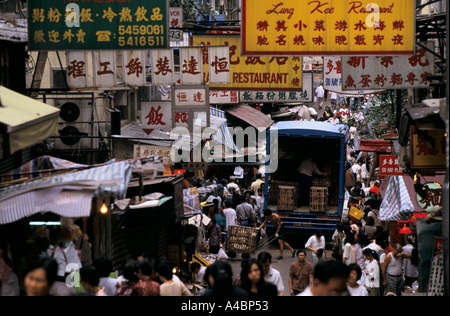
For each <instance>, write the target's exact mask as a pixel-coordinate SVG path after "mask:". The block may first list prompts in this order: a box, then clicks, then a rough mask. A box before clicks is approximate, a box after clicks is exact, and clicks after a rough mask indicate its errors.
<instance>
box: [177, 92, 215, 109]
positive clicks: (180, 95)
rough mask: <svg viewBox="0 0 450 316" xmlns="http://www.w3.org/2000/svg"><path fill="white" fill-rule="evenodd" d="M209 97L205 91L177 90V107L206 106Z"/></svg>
mask: <svg viewBox="0 0 450 316" xmlns="http://www.w3.org/2000/svg"><path fill="white" fill-rule="evenodd" d="M206 99H207V95H206V90H205V89H176V90H175V99H174V100H173V101H174V105H175V106H194V107H195V106H206V105H207V100H206Z"/></svg>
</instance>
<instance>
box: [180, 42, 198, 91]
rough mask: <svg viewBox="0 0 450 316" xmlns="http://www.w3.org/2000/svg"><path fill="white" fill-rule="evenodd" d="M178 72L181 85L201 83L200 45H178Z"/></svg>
mask: <svg viewBox="0 0 450 316" xmlns="http://www.w3.org/2000/svg"><path fill="white" fill-rule="evenodd" d="M180 73H181V84H182V85H190V84H194V85H200V84H203V63H202V49H201V47H180Z"/></svg>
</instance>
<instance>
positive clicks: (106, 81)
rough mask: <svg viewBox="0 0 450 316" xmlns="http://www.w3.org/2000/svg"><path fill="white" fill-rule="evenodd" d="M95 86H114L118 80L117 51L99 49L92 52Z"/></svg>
mask: <svg viewBox="0 0 450 316" xmlns="http://www.w3.org/2000/svg"><path fill="white" fill-rule="evenodd" d="M92 59H93V70H94V86H95V87H98V88H107V87H114V86H115V85H116V82H117V74H116V51H114V50H113V51H109V50H99V51H93V52H92Z"/></svg>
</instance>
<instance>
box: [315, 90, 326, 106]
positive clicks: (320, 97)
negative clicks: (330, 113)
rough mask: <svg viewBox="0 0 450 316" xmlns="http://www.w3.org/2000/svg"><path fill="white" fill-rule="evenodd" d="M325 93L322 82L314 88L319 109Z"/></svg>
mask: <svg viewBox="0 0 450 316" xmlns="http://www.w3.org/2000/svg"><path fill="white" fill-rule="evenodd" d="M324 95H325V90H324V89H323V86H322V84H320V86H318V87H317V88H316V96H317V103H318V106H319V109H322V103H323V97H324Z"/></svg>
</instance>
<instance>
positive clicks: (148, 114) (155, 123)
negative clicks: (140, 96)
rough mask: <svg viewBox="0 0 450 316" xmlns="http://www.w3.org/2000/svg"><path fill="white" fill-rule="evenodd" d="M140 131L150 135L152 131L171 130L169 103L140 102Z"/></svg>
mask: <svg viewBox="0 0 450 316" xmlns="http://www.w3.org/2000/svg"><path fill="white" fill-rule="evenodd" d="M141 124H142V129H143V130H144V131H145V132H146V133H147V134H150V133H151V131H152V130H154V129H160V130H171V129H172V103H171V102H141Z"/></svg>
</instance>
